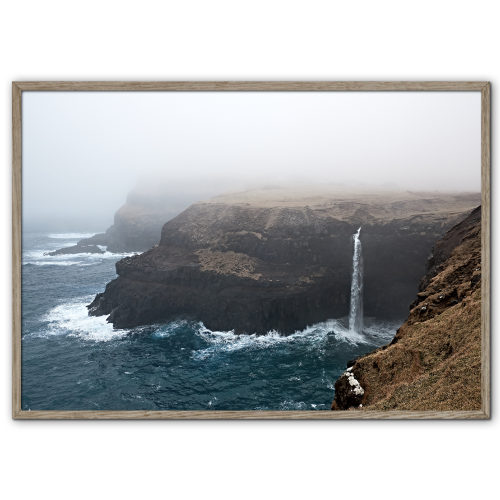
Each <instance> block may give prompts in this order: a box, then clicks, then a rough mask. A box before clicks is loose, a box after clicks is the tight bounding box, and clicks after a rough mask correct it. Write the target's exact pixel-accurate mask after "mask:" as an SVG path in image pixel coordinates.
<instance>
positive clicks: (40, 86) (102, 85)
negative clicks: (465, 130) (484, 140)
mask: <svg viewBox="0 0 500 500" xmlns="http://www.w3.org/2000/svg"><path fill="white" fill-rule="evenodd" d="M15 83H16V85H17V86H18V87H19V88H20V89H21V90H39V91H40V90H44V91H82V90H83V91H88V90H94V91H95V90H108V91H109V90H115V91H117V90H118V91H127V90H135V91H137V90H146V91H162V90H163V91H165V90H168V91H200V90H205V91H217V90H225V91H280V92H282V91H359V90H364V91H379V90H380V91H400V90H410V91H416V90H427V91H450V90H453V91H457V90H458V91H460V90H461V91H468V90H470V91H481V90H482V89H483V88H484V87H485V85H486V84H487V82H15Z"/></svg>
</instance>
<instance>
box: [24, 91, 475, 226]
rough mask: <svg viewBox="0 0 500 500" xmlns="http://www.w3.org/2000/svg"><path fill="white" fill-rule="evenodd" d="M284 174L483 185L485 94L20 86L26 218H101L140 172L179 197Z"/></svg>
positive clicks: (106, 218) (428, 186)
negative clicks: (482, 106)
mask: <svg viewBox="0 0 500 500" xmlns="http://www.w3.org/2000/svg"><path fill="white" fill-rule="evenodd" d="M290 182H292V183H293V182H299V183H302V182H316V183H320V184H322V183H335V184H345V185H348V186H358V187H359V186H364V187H366V188H380V187H383V188H385V189H402V190H405V189H410V190H422V191H434V190H440V191H443V190H447V191H450V190H452V191H462V192H463V191H476V192H477V191H479V190H480V106H479V94H478V95H476V93H474V92H469V93H460V92H449V93H446V92H444V93H434V92H399V93H398V92H394V93H391V92H388V93H381V92H373V93H369V92H316V93H315V92H286V93H280V92H278V93H272V92H220V93H219V92H212V93H210V92H28V93H26V95H24V97H23V214H24V216H25V217H26V218H27V219H30V218H38V219H41V218H43V217H46V218H66V219H71V218H74V219H84V220H85V219H86V220H95V221H96V222H98V223H99V225H100V227H101V226H105V227H108V226H109V225H111V224H112V222H113V216H114V213H115V212H116V210H117V209H118V208H119V207H121V206H122V205H123V204H124V202H125V199H126V197H127V193H129V192H131V191H132V193H133V192H135V190H136V189H137V188H139V190H140V191H144V189H143V188H144V186H145V185H148V186H149V187H148V190H150V191H154V190H155V187H156V188H159V187H160V186H161V189H162V190H164V192H165V193H169V198H170V199H171V200H172V204H178V205H180V206H185V207H187V206H189V204H191V203H193V202H194V201H199V200H195V199H194V198H196V196H192V194H194V193H197V192H198V194H199V196H200V198H199V199H203V198H204V197H210V196H214V195H215V194H221V193H223V192H225V191H227V190H231V189H233V188H235V187H236V189H246V188H252V187H256V186H257V185H260V186H262V185H273V184H278V185H283V184H287V183H290ZM169 186H170V187H169ZM205 188H207V189H206V190H205V191H206V192H205V193H202V191H203V190H204V189H205ZM184 195H185V196H184ZM131 196H133V194H131ZM151 199H152V200H154V199H155V195H154V193H153V194H152V196H151ZM144 203H145V200H144V197H143V199H141V204H143V205H144ZM105 227H104V228H103V229H105Z"/></svg>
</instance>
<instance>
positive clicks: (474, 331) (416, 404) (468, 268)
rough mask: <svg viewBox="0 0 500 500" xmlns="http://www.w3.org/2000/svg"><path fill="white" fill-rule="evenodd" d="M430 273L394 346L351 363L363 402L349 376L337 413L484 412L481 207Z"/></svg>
mask: <svg viewBox="0 0 500 500" xmlns="http://www.w3.org/2000/svg"><path fill="white" fill-rule="evenodd" d="M426 269H427V273H426V274H425V276H424V278H422V280H421V281H420V285H419V290H420V292H419V293H418V294H417V298H416V299H415V300H414V301H413V302H412V303H411V305H410V314H409V315H408V318H407V320H406V321H405V323H404V324H403V325H402V326H401V327H400V328H399V329H398V331H397V334H396V336H395V337H394V339H393V340H392V341H391V342H390V343H389V344H387V345H385V346H382V347H380V348H378V349H376V350H374V351H372V352H369V353H367V354H364V355H362V356H359V357H358V358H356V359H353V360H351V361H349V362H348V364H347V366H348V370H347V372H351V373H353V374H355V377H356V379H357V380H359V381H360V385H361V387H362V388H363V390H364V393H363V395H360V394H358V396H360V397H358V398H355V397H353V394H352V387H351V385H350V384H348V383H347V382H346V376H345V375H346V373H347V372H344V374H343V375H342V376H341V377H340V378H339V379H338V380H337V382H336V383H335V399H334V401H333V403H332V410H347V409H350V408H353V407H354V408H359V404H362V405H363V407H367V408H368V409H377V410H388V409H390V410H398V409H401V410H443V411H444V410H472V409H479V408H480V406H481V397H480V392H481V391H480V388H481V380H480V373H481V369H480V368H481V207H478V208H476V209H474V210H473V211H472V212H471V213H470V214H469V215H468V216H467V217H465V218H464V219H463V220H462V221H461V222H460V223H458V224H456V225H454V226H453V227H452V228H451V229H450V230H449V231H447V232H446V234H445V235H444V236H443V237H442V238H440V239H439V240H438V241H437V242H436V244H435V245H434V247H433V250H432V254H431V257H430V258H429V260H428V261H427V266H426ZM358 392H360V391H358Z"/></svg>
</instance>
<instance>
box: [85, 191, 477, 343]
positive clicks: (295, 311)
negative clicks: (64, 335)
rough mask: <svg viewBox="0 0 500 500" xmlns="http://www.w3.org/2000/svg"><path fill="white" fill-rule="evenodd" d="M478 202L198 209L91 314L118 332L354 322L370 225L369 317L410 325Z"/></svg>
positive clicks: (275, 199)
mask: <svg viewBox="0 0 500 500" xmlns="http://www.w3.org/2000/svg"><path fill="white" fill-rule="evenodd" d="M478 198H479V194H466V193H464V194H444V193H410V192H396V191H394V192H382V191H380V192H363V191H352V190H340V189H336V188H333V187H331V186H323V187H317V186H316V187H314V188H306V187H301V188H293V189H292V188H287V189H282V188H279V187H273V186H271V187H264V188H261V189H253V190H247V191H243V192H239V193H232V194H226V195H221V196H216V197H214V198H212V199H210V200H208V201H204V202H198V203H195V204H193V205H191V206H190V207H189V208H188V209H187V210H185V211H184V212H182V213H181V214H179V215H178V216H177V217H175V218H174V219H172V220H170V221H169V222H167V223H166V224H165V225H164V226H163V229H162V233H161V240H160V243H159V244H158V245H157V246H155V247H154V248H152V249H150V250H148V251H147V252H145V253H143V254H142V255H138V256H133V257H128V258H125V259H122V260H121V261H119V262H117V264H116V270H117V273H118V275H119V276H118V278H117V279H115V280H113V281H112V282H110V283H108V285H107V286H106V290H105V291H104V292H103V293H99V294H98V295H97V296H96V298H95V299H94V301H93V302H92V303H91V304H90V305H89V306H88V307H89V314H91V315H108V321H110V322H112V323H113V325H114V326H115V327H117V328H124V327H132V326H137V325H141V324H151V323H154V322H157V321H169V320H173V319H176V318H179V317H189V318H191V319H194V320H197V321H202V322H203V323H204V324H205V326H206V327H207V328H209V329H212V330H235V332H236V333H257V334H265V333H267V332H268V331H270V330H276V331H278V332H279V333H281V334H285V335H287V334H290V333H293V332H295V331H296V330H300V329H303V328H305V327H306V326H307V325H311V324H313V323H317V322H321V321H325V320H327V319H329V318H339V317H342V316H345V315H347V314H348V311H349V298H350V282H351V267H352V235H353V234H354V233H355V232H356V231H357V230H358V228H359V227H360V226H363V231H362V241H363V251H364V259H365V313H366V314H367V315H370V316H377V317H381V318H383V317H386V318H391V317H401V316H402V313H403V314H404V311H405V310H407V307H408V306H407V304H408V303H409V302H410V301H411V299H412V298H413V297H414V294H415V292H416V291H417V284H418V281H419V280H420V277H421V276H422V274H423V273H424V271H425V264H424V263H425V257H426V256H427V255H428V254H429V252H430V250H431V248H432V245H433V243H434V242H435V241H436V239H437V238H438V237H439V236H441V235H442V234H444V233H445V232H446V230H447V229H448V228H449V227H451V226H453V225H454V224H455V223H456V222H458V221H460V220H462V219H463V218H464V217H465V216H466V215H467V213H469V212H470V210H471V209H472V207H474V206H476V205H477V201H478Z"/></svg>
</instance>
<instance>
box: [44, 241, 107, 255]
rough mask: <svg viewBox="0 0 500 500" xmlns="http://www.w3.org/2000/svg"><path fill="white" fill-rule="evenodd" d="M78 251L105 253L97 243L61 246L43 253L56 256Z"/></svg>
mask: <svg viewBox="0 0 500 500" xmlns="http://www.w3.org/2000/svg"><path fill="white" fill-rule="evenodd" d="M77 253H104V250H101V249H100V248H99V247H98V246H95V245H80V244H78V245H74V246H71V247H65V248H60V249H59V250H55V251H54V252H45V253H44V254H43V255H49V256H51V257H54V256H55V255H68V254H77Z"/></svg>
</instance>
